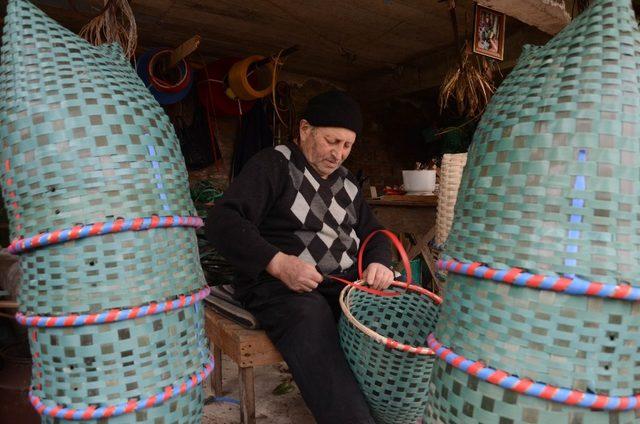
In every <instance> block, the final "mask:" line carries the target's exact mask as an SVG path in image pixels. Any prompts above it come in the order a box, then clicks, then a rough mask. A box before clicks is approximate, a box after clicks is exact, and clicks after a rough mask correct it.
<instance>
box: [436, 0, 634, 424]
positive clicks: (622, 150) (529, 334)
mask: <svg viewBox="0 0 640 424" xmlns="http://www.w3.org/2000/svg"><path fill="white" fill-rule="evenodd" d="M639 65H640V33H639V32H638V30H637V24H636V21H635V17H634V14H633V10H632V7H631V2H630V1H627V0H595V1H593V2H592V6H591V7H590V8H589V9H588V10H587V11H585V12H584V13H583V14H581V15H580V16H579V17H577V18H576V19H575V20H574V21H573V22H572V23H571V24H570V25H569V26H568V27H566V28H565V29H564V30H563V31H562V32H560V33H559V34H558V35H557V36H556V37H554V38H553V39H552V40H551V41H550V42H549V43H548V44H547V45H546V46H544V47H540V48H528V49H527V50H526V51H525V52H524V53H523V56H522V57H521V58H520V60H519V61H518V64H517V66H516V68H514V70H513V71H512V72H511V73H510V74H509V76H508V77H507V78H506V79H505V80H504V82H503V83H502V85H501V86H500V88H499V89H498V91H497V92H496V94H495V96H494V97H493V98H492V100H491V103H490V105H489V107H488V108H487V111H486V112H485V114H484V115H483V118H482V120H481V122H480V123H479V125H478V128H477V130H476V133H475V135H474V141H473V145H472V148H471V150H470V152H469V156H468V161H467V167H466V168H465V171H464V175H463V179H462V183H461V186H460V191H459V195H458V199H457V204H456V212H455V218H454V224H453V227H452V230H451V233H450V235H449V238H448V241H447V247H446V249H445V257H444V259H443V260H442V261H440V263H439V267H440V269H441V270H443V271H447V275H448V277H447V283H446V295H445V302H444V304H443V305H442V312H441V314H442V316H441V319H440V321H439V323H438V325H437V326H436V330H435V333H434V334H433V335H431V336H430V338H429V341H428V345H429V346H430V347H431V348H432V349H434V351H435V353H436V356H437V358H438V360H437V361H436V365H435V366H434V373H435V374H434V378H433V379H432V381H431V383H430V392H429V402H428V405H427V408H426V413H425V421H426V422H429V423H431V422H434V423H464V424H467V423H487V424H505V423H523V422H524V423H539V424H541V423H549V422H553V423H632V422H640V380H639V379H638V375H640V362H638V358H639V357H640V326H639V325H638V323H639V322H640V321H639V320H640V287H639V286H638V285H637V281H638V279H639V278H638V277H640V274H639V272H640V271H639V270H640V267H639V266H638V265H639V264H640V255H639V254H638V252H640V221H638V219H637V217H638V214H639V213H640V191H639V190H638V189H637V184H638V176H639V175H640V115H639V114H638V112H639V111H640V90H639V88H638V81H639V80H640V72H639V71H638V69H640V68H639Z"/></svg>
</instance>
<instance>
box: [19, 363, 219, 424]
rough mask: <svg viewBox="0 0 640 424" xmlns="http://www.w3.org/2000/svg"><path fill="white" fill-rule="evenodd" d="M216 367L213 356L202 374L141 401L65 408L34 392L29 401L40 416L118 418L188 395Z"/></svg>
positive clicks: (90, 418) (83, 418)
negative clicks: (45, 399) (49, 402)
mask: <svg viewBox="0 0 640 424" xmlns="http://www.w3.org/2000/svg"><path fill="white" fill-rule="evenodd" d="M214 366H215V362H214V359H213V356H211V357H209V362H208V363H206V364H205V365H204V366H203V369H202V370H201V371H200V372H197V373H194V374H192V375H191V376H189V377H188V378H186V379H185V380H183V381H179V382H176V383H174V384H172V385H170V386H166V387H165V388H164V390H163V391H162V392H159V393H156V394H154V395H152V396H148V397H146V398H142V399H140V400H130V401H128V402H123V403H119V404H117V405H111V406H101V407H95V406H89V407H87V408H83V409H72V408H65V407H63V406H60V405H55V404H48V403H47V402H46V401H43V400H42V399H40V398H39V397H37V396H35V395H34V394H33V391H31V392H29V399H30V401H31V404H32V405H33V407H34V408H35V409H36V411H38V413H39V414H40V415H47V416H50V417H53V418H62V419H65V420H75V421H80V420H93V419H101V418H109V417H116V416H118V415H123V414H129V413H131V412H136V411H140V410H142V409H147V408H151V407H153V406H157V405H160V404H162V403H164V402H166V401H168V400H170V399H172V398H174V397H176V396H178V395H182V394H184V393H187V392H188V391H189V390H191V389H193V388H194V387H196V386H197V385H198V384H200V383H202V382H203V381H204V380H205V379H206V378H207V376H208V375H209V374H210V373H211V371H212V370H213V368H214Z"/></svg>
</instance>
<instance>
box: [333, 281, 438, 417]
mask: <svg viewBox="0 0 640 424" xmlns="http://www.w3.org/2000/svg"><path fill="white" fill-rule="evenodd" d="M345 290H346V291H347V293H348V294H347V296H346V297H345V303H346V305H347V307H348V308H349V311H350V312H351V313H352V315H353V317H354V318H355V319H356V320H358V321H359V322H360V323H361V324H363V325H365V326H366V327H368V328H370V329H371V330H373V331H375V332H376V333H378V334H383V335H385V336H387V337H390V338H392V339H394V340H396V341H398V342H400V343H403V344H407V345H411V346H423V345H425V340H426V338H427V336H428V335H429V333H430V332H432V331H433V330H434V329H435V325H436V322H437V320H438V309H439V308H438V305H436V304H435V303H433V302H432V301H430V300H429V299H427V298H425V296H424V295H421V294H419V293H412V292H408V293H405V294H402V295H400V296H396V297H379V296H375V295H372V294H369V293H366V292H363V291H361V290H357V289H353V288H345ZM396 290H400V289H397V288H396ZM338 329H339V334H340V344H341V346H342V349H343V350H344V352H345V356H346V358H347V361H348V362H349V365H350V366H351V370H352V371H353V373H354V375H355V377H356V379H357V380H358V383H359V384H360V387H361V389H362V391H363V393H364V395H365V397H366V399H367V401H368V403H369V407H370V408H371V411H372V413H373V416H374V419H375V420H376V422H378V423H412V424H413V423H415V422H416V420H417V419H418V418H419V417H421V416H422V413H423V411H424V408H425V406H426V402H427V391H428V382H429V378H430V376H431V368H432V366H433V361H434V357H433V355H416V354H407V353H406V352H402V351H399V350H397V349H391V348H389V347H387V346H384V345H382V344H380V343H379V342H377V341H375V340H373V339H372V338H371V337H369V336H368V335H366V334H364V333H363V332H362V331H360V330H359V329H358V328H356V327H355V326H354V325H353V324H351V323H350V322H349V320H347V319H346V318H345V317H344V316H343V317H342V318H341V319H340V324H339V327H338Z"/></svg>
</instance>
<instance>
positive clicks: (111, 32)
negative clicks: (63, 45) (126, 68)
mask: <svg viewBox="0 0 640 424" xmlns="http://www.w3.org/2000/svg"><path fill="white" fill-rule="evenodd" d="M80 36H81V37H82V38H84V39H85V40H87V41H89V42H90V43H91V44H93V45H96V46H99V45H101V44H106V43H118V44H120V46H122V50H123V52H124V54H125V56H126V57H128V58H130V57H132V56H133V55H134V54H135V51H136V44H137V42H138V28H137V26H136V20H135V17H134V16H133V11H132V10H131V6H130V5H129V0H104V7H103V8H102V11H101V12H100V14H98V16H96V17H95V18H93V19H92V20H91V21H89V23H87V24H86V25H85V26H84V27H82V29H81V30H80Z"/></svg>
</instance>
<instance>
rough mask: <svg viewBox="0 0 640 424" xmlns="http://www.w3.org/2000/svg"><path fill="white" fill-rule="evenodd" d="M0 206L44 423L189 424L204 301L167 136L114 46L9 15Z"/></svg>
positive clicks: (195, 403) (204, 360) (28, 9)
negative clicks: (18, 278) (19, 273)
mask: <svg viewBox="0 0 640 424" xmlns="http://www.w3.org/2000/svg"><path fill="white" fill-rule="evenodd" d="M4 22H5V25H4V35H3V45H2V67H1V69H0V99H1V101H0V140H1V143H2V149H1V150H0V158H1V161H2V190H3V196H2V197H3V199H4V200H5V205H6V208H7V211H8V215H9V220H10V229H11V235H12V237H13V242H12V244H11V246H10V250H11V251H12V252H13V253H15V254H20V255H21V267H22V270H23V280H22V284H21V287H20V294H19V302H20V313H19V314H18V316H17V317H18V321H19V322H21V323H22V324H24V325H27V326H28V327H29V339H30V344H31V351H32V355H33V372H32V389H31V393H30V397H31V402H32V404H33V405H34V407H35V408H36V410H37V411H38V412H39V413H41V414H42V416H43V420H44V421H45V422H49V421H56V422H65V421H68V420H79V419H80V420H87V421H96V422H97V421H100V422H104V421H105V420H107V419H109V421H110V422H122V423H125V422H154V423H175V422H184V423H192V422H193V423H195V422H199V421H200V419H201V412H202V403H201V398H202V387H201V385H200V384H199V383H200V382H201V381H202V379H203V378H204V377H205V376H206V375H207V374H208V373H209V372H210V371H211V369H212V360H211V358H210V355H209V353H208V350H207V346H206V339H205V337H204V329H203V311H202V309H201V307H200V303H199V302H200V300H201V299H202V298H203V297H204V296H206V294H207V292H208V289H207V288H206V284H205V281H204V277H203V274H202V270H201V268H200V265H199V258H198V250H197V242H196V237H195V232H194V229H193V227H196V226H198V225H201V223H202V221H201V220H200V219H199V218H197V217H195V216H194V214H195V208H194V207H193V204H192V202H191V199H190V196H189V190H188V180H187V173H186V169H185V166H184V161H183V158H182V155H181V153H180V148H179V143H178V140H177V138H176V136H175V133H174V131H173V127H172V126H171V123H170V122H169V120H168V118H167V117H166V115H165V114H164V112H163V110H162V108H161V107H160V106H159V105H158V103H157V102H156V101H155V100H154V99H153V96H152V95H151V94H150V93H149V91H148V90H147V89H146V88H145V86H144V84H142V82H141V81H140V80H139V78H138V77H137V76H136V74H135V72H134V70H133V69H132V68H131V65H130V64H129V63H128V61H127V60H126V59H125V58H124V55H123V54H122V52H121V50H120V48H119V47H118V46H116V45H113V46H101V47H94V46H91V45H89V44H88V43H87V42H86V41H84V40H82V39H81V38H79V37H77V36H76V35H75V34H73V33H71V32H70V31H68V30H67V29H65V28H63V27H62V26H60V25H58V24H57V23H55V22H54V21H52V20H51V19H50V18H48V17H47V16H46V15H45V14H43V13H42V12H41V11H40V10H38V9H37V8H36V7H34V6H33V5H31V4H30V3H29V2H26V1H23V0H10V1H9V4H8V7H7V16H6V18H5V21H4Z"/></svg>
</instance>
